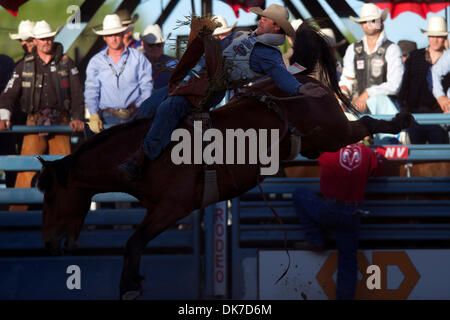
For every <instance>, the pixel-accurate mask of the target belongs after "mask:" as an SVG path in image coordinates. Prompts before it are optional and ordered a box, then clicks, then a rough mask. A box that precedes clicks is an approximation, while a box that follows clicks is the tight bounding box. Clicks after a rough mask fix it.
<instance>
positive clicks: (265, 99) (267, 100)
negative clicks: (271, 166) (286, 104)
mask: <svg viewBox="0 0 450 320" xmlns="http://www.w3.org/2000/svg"><path fill="white" fill-rule="evenodd" d="M238 95H239V97H243V98H255V99H257V100H258V101H260V102H262V103H264V104H265V105H266V106H267V107H268V108H269V109H270V110H272V111H274V112H275V113H276V114H277V116H278V117H279V118H280V119H281V121H282V122H283V133H282V134H281V137H280V140H279V143H281V141H283V139H284V138H285V136H286V134H287V132H288V131H289V132H290V133H291V134H294V135H297V136H299V137H304V136H305V134H302V133H301V132H299V131H298V130H297V128H295V126H293V125H291V124H290V123H289V121H288V117H287V115H286V110H282V109H281V108H280V107H279V106H278V105H277V104H276V102H275V101H291V100H298V99H303V98H306V96H303V95H302V96H294V97H286V98H278V97H275V96H272V95H269V94H265V95H263V94H258V93H254V92H246V93H244V94H242V93H239V94H238ZM313 131H314V130H313ZM260 174H261V173H260V172H258V175H257V177H256V184H257V185H258V188H259V191H260V193H261V196H262V198H263V199H264V202H265V204H266V206H267V207H268V208H269V209H270V211H272V213H273V215H274V216H275V218H276V219H277V221H278V223H279V224H280V225H282V226H284V223H283V220H282V219H281V217H280V216H279V215H278V213H277V212H276V210H275V209H274V208H273V207H272V206H271V205H270V203H269V201H268V200H267V198H266V196H265V194H264V191H263V189H262V187H261V183H260V179H259V178H260ZM283 234H284V249H285V250H286V254H287V256H288V266H287V267H286V269H285V270H284V272H283V273H282V274H281V276H280V277H279V278H278V279H277V281H275V284H277V283H278V282H279V281H280V280H281V279H283V278H284V276H285V275H286V274H287V272H288V271H289V268H290V266H291V256H290V254H289V250H288V246H287V232H286V230H283Z"/></svg>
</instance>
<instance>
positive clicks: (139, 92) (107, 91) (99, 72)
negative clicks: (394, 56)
mask: <svg viewBox="0 0 450 320" xmlns="http://www.w3.org/2000/svg"><path fill="white" fill-rule="evenodd" d="M106 51H107V48H105V49H103V50H102V51H100V52H99V53H97V54H96V55H95V56H93V57H92V58H91V60H90V61H89V64H88V66H87V69H86V83H85V90H84V98H85V103H86V106H87V109H88V110H89V112H90V114H97V113H98V112H99V110H102V109H106V108H112V109H121V108H126V107H128V106H129V105H130V104H133V103H134V104H135V105H136V106H137V107H139V106H140V105H141V104H142V102H143V101H144V100H146V99H147V98H148V97H150V95H151V93H152V90H153V80H152V66H151V64H150V62H149V61H148V60H147V58H146V57H145V56H144V54H143V53H142V52H139V51H137V50H136V49H132V48H125V50H124V52H123V53H122V55H121V56H120V60H119V63H118V64H115V63H114V61H113V60H112V59H111V57H109V56H108V55H107V53H106ZM124 64H125V66H124ZM112 68H114V70H115V71H113V69H112ZM122 68H123V69H122ZM121 70H122V73H121Z"/></svg>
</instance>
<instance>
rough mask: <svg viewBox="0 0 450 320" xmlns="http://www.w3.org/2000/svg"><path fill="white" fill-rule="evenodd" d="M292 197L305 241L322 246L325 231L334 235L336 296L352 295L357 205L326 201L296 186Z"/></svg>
mask: <svg viewBox="0 0 450 320" xmlns="http://www.w3.org/2000/svg"><path fill="white" fill-rule="evenodd" d="M293 200H294V204H295V209H296V213H297V215H298V216H299V219H300V223H301V224H302V225H303V227H304V230H305V236H306V240H307V241H308V242H309V243H311V244H312V245H315V246H322V245H323V244H324V241H325V235H326V234H327V233H333V234H335V235H336V247H337V250H338V273H337V290H336V300H351V299H354V297H355V289H356V281H357V275H358V259H357V254H358V236H359V216H357V215H355V214H354V213H355V210H356V209H357V208H356V207H347V206H341V205H338V204H332V203H329V202H326V201H325V200H324V199H323V198H321V197H319V196H318V195H317V194H315V193H313V192H311V191H309V190H306V189H296V190H295V191H294V193H293Z"/></svg>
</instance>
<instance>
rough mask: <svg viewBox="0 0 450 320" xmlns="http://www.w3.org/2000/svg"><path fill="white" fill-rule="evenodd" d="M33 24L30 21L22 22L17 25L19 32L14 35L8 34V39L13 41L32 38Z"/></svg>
mask: <svg viewBox="0 0 450 320" xmlns="http://www.w3.org/2000/svg"><path fill="white" fill-rule="evenodd" d="M34 25H35V23H34V22H33V21H30V20H23V21H20V23H19V32H18V33H14V34H11V33H10V34H9V37H10V38H11V39H13V40H22V41H24V40H27V39H29V38H33V28H34Z"/></svg>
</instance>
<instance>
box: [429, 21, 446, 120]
mask: <svg viewBox="0 0 450 320" xmlns="http://www.w3.org/2000/svg"><path fill="white" fill-rule="evenodd" d="M440 23H441V24H442V21H441V22H440ZM444 23H445V21H444ZM437 24H438V20H436V25H437ZM436 28H438V26H436ZM442 28H443V30H441V31H442V32H441V34H442V35H444V33H445V35H444V36H443V37H445V39H444V47H445V42H446V41H447V35H448V32H447V26H446V25H445V26H442V27H441V29H442ZM444 31H445V32H444ZM429 83H430V84H431V85H432V91H433V95H434V97H435V98H436V99H437V102H438V104H439V106H440V108H441V110H442V112H443V113H450V89H449V88H450V51H445V52H444V53H443V54H442V56H441V57H440V58H439V60H438V61H437V62H436V63H435V64H434V65H433V67H432V68H431V80H430V79H429Z"/></svg>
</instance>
